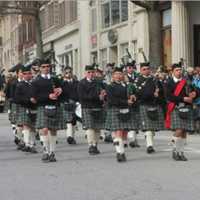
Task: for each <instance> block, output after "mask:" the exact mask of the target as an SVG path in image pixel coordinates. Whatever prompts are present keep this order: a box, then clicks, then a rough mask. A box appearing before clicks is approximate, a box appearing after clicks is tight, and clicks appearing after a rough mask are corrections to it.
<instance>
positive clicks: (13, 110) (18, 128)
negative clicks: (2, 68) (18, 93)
mask: <svg viewBox="0 0 200 200" xmlns="http://www.w3.org/2000/svg"><path fill="white" fill-rule="evenodd" d="M23 67H24V66H23V65H22V64H20V63H19V64H17V65H15V66H14V67H12V68H11V69H10V70H9V72H16V78H14V79H13V81H12V82H11V84H10V85H9V88H8V89H7V91H9V94H7V97H9V103H10V113H9V114H10V121H11V124H12V128H13V130H14V133H15V134H14V135H15V139H14V142H15V144H16V145H17V149H19V150H20V149H21V148H23V147H24V142H23V133H22V130H23V129H22V124H17V116H18V113H19V112H18V105H17V104H16V99H15V90H16V86H17V84H18V83H19V82H21V81H22V79H23V74H22V68H23Z"/></svg>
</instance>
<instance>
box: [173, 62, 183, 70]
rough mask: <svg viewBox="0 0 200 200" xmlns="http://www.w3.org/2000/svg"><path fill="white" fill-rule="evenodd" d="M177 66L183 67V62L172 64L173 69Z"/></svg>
mask: <svg viewBox="0 0 200 200" xmlns="http://www.w3.org/2000/svg"><path fill="white" fill-rule="evenodd" d="M176 68H182V65H181V62H179V63H174V64H172V70H174V69H176Z"/></svg>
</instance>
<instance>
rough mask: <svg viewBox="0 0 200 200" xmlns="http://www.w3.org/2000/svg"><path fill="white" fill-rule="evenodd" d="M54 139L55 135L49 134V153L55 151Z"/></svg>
mask: <svg viewBox="0 0 200 200" xmlns="http://www.w3.org/2000/svg"><path fill="white" fill-rule="evenodd" d="M56 139H57V136H56V135H52V134H49V146H50V153H52V152H55V150H56Z"/></svg>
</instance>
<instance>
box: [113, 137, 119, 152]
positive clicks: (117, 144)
mask: <svg viewBox="0 0 200 200" xmlns="http://www.w3.org/2000/svg"><path fill="white" fill-rule="evenodd" d="M113 144H114V146H115V150H116V152H117V153H121V148H120V139H119V138H114V140H113Z"/></svg>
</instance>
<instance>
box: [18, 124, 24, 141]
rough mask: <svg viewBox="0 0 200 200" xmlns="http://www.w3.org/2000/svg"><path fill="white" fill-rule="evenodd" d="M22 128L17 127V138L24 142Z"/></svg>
mask: <svg viewBox="0 0 200 200" xmlns="http://www.w3.org/2000/svg"><path fill="white" fill-rule="evenodd" d="M22 130H23V129H22V127H21V126H17V137H18V138H19V139H20V140H23V133H22Z"/></svg>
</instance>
